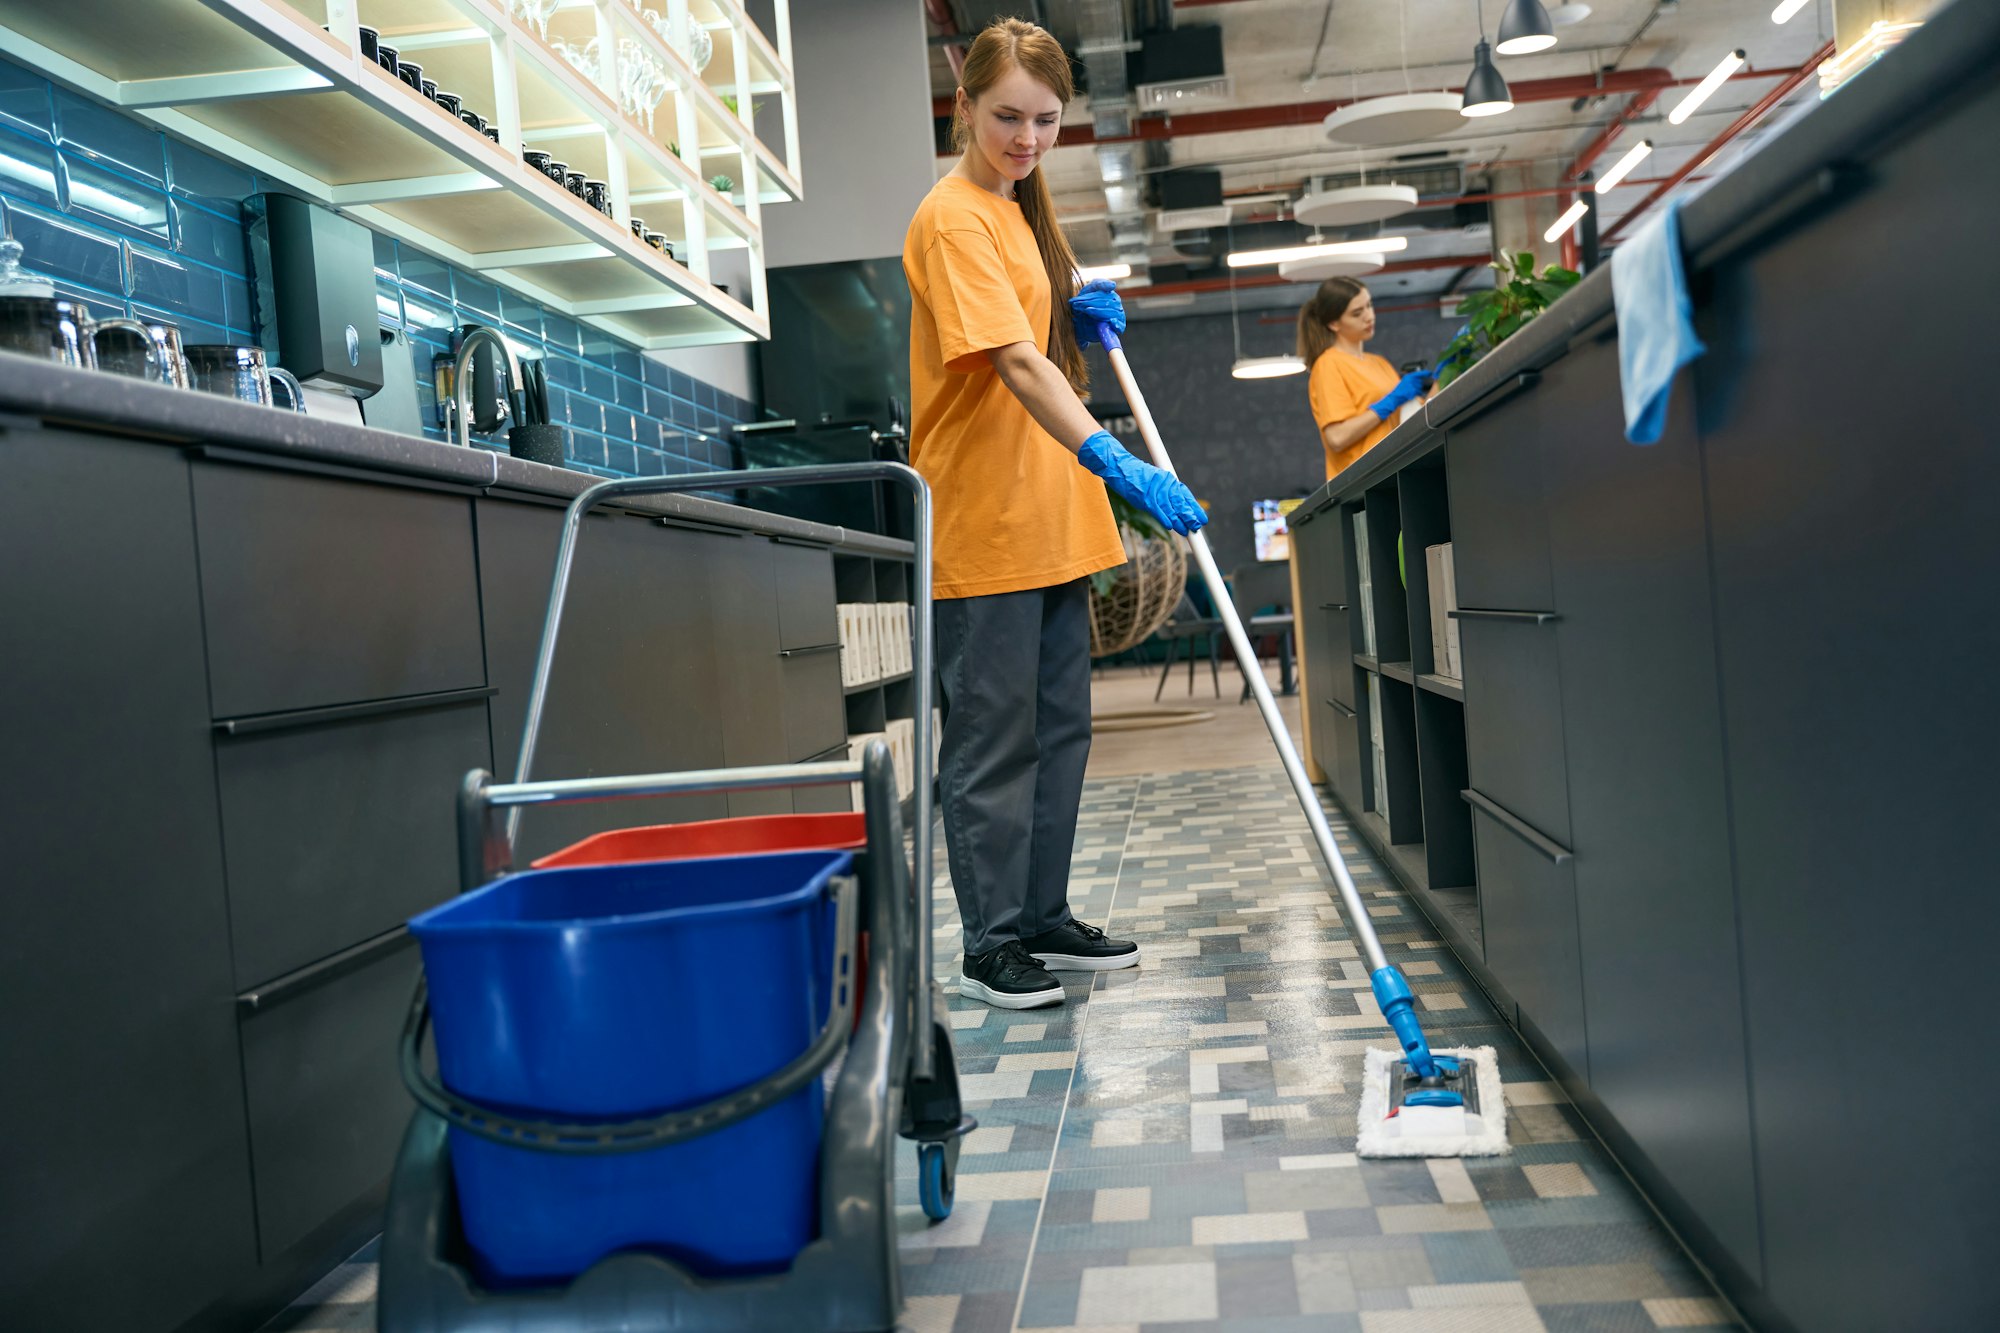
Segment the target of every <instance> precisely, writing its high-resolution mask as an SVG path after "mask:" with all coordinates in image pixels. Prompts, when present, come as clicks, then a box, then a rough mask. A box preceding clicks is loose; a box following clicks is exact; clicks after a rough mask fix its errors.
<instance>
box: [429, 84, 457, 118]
mask: <svg viewBox="0 0 2000 1333" xmlns="http://www.w3.org/2000/svg"><path fill="white" fill-rule="evenodd" d="M431 100H432V101H433V102H436V103H437V104H438V105H439V106H441V107H443V108H444V109H445V114H446V115H448V116H450V117H452V118H453V119H454V120H456V119H457V118H458V94H457V93H448V92H443V91H440V92H439V93H438V95H437V96H436V97H433V98H432V99H431Z"/></svg>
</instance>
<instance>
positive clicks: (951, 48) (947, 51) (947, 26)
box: [924, 0, 965, 116]
mask: <svg viewBox="0 0 2000 1333" xmlns="http://www.w3.org/2000/svg"><path fill="white" fill-rule="evenodd" d="M924 12H925V13H926V14H928V15H930V19H931V22H933V23H935V24H937V29H938V32H939V34H940V35H942V36H945V37H956V36H958V20H957V19H955V18H953V17H952V13H951V0H924ZM944 59H945V63H946V64H948V65H950V66H951V77H953V78H954V79H962V78H964V77H965V43H964V42H951V43H949V44H947V45H946V47H945V48H944ZM938 102H943V103H945V108H944V110H942V111H938V110H937V109H936V104H937V103H938ZM932 114H933V115H939V116H948V115H950V114H951V99H950V98H934V99H932Z"/></svg>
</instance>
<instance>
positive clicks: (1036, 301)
mask: <svg viewBox="0 0 2000 1333" xmlns="http://www.w3.org/2000/svg"><path fill="white" fill-rule="evenodd" d="M903 274H904V276H905V277H907V278H908V279H909V282H910V295H911V297H912V298H913V300H912V303H911V310H910V396H911V398H912V400H913V401H912V404H911V412H910V418H911V420H910V462H911V464H912V465H913V466H914V467H915V468H916V469H917V471H918V472H920V473H922V474H923V477H924V480H925V481H927V482H929V483H930V487H931V497H932V506H933V507H932V514H933V518H934V524H933V541H932V543H931V552H932V559H933V562H934V565H933V568H934V571H935V593H936V595H937V596H938V597H985V596H989V595H991V594H994V593H1003V592H1020V591H1023V590H1024V589H1028V588H1048V587H1054V586H1055V585H1057V584H1062V583H1068V582H1070V581H1071V580H1072V579H1079V578H1082V577H1083V576H1084V575H1085V574H1094V573H1096V572H1097V571H1098V570H1100V569H1111V568H1113V567H1114V566H1117V565H1122V564H1124V563H1125V548H1124V545H1123V544H1122V543H1121V542H1120V541H1119V538H1118V526H1117V524H1116V523H1114V522H1113V521H1112V518H1111V502H1110V501H1109V500H1108V499H1107V498H1106V497H1105V493H1104V483H1103V482H1102V481H1100V480H1098V479H1097V478H1096V477H1094V476H1092V475H1091V474H1090V473H1089V472H1088V471H1086V470H1085V469H1084V467H1083V465H1082V464H1081V463H1079V462H1077V461H1076V455H1075V454H1073V453H1071V452H1070V451H1069V450H1068V449H1065V448H1063V446H1062V445H1060V444H1058V443H1056V441H1055V439H1054V438H1053V437H1052V436H1050V435H1049V433H1048V432H1047V431H1045V430H1043V429H1042V428H1041V427H1040V426H1038V425H1037V424H1035V419H1034V418H1033V417H1031V416H1029V415H1028V409H1027V408H1025V407H1023V406H1022V405H1021V400H1020V399H1018V398H1016V397H1015V396H1014V394H1013V391H1012V390H1010V389H1009V388H1008V387H1007V386H1006V385H1005V384H1003V383H1002V382H1001V380H1000V373H999V372H998V371H997V370H995V369H994V368H993V363H992V361H991V360H990V359H989V358H988V357H987V356H986V353H987V352H988V351H989V350H991V349H993V348H996V347H1006V346H1008V345H1009V344H1012V343H1021V342H1026V343H1033V344H1034V345H1035V347H1036V349H1037V350H1039V351H1041V352H1043V353H1044V354H1046V353H1047V351H1048V343H1049V301H1050V296H1049V277H1048V271H1047V269H1045V268H1044V267H1043V266H1042V255H1041V251H1040V250H1038V249H1036V248H1035V235H1034V232H1033V231H1032V230H1031V229H1030V228H1029V226H1028V223H1027V220H1026V219H1024V218H1023V217H1022V216H1021V208H1020V205H1018V204H1016V203H1014V202H1013V201H1012V200H1008V199H1002V198H1000V197H999V196H998V195H996V194H993V193H991V192H990V191H987V190H982V189H980V188H979V187H978V186H977V185H974V184H973V183H972V182H971V181H968V180H965V179H963V178H961V177H958V176H946V177H945V178H944V179H943V180H940V181H939V182H938V183H937V184H936V185H935V186H933V187H932V189H931V192H930V194H928V195H926V196H925V198H924V202H923V203H922V204H920V205H918V207H917V215H916V217H915V218H913V219H911V221H910V232H909V235H908V237H907V238H906V239H905V240H904V242H903Z"/></svg>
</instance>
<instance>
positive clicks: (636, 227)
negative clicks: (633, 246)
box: [632, 218, 646, 245]
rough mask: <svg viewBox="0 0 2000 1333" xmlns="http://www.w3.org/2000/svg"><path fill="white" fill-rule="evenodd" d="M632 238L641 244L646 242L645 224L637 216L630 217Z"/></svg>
mask: <svg viewBox="0 0 2000 1333" xmlns="http://www.w3.org/2000/svg"><path fill="white" fill-rule="evenodd" d="M632 239H633V240H635V241H637V242H639V243H640V244H641V245H644V244H646V224H645V222H644V221H643V220H641V219H639V218H633V219H632Z"/></svg>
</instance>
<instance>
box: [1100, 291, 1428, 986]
mask: <svg viewBox="0 0 2000 1333" xmlns="http://www.w3.org/2000/svg"><path fill="white" fill-rule="evenodd" d="M1098 333H1099V335H1100V339H1101V341H1102V342H1103V343H1104V350H1105V351H1107V352H1109V353H1110V354H1111V368H1112V369H1113V370H1114V371H1116V372H1117V373H1118V384H1119V387H1120V388H1122V389H1123V390H1124V391H1125V401H1126V403H1127V404H1129V405H1130V406H1131V408H1132V416H1133V417H1134V418H1135V419H1136V420H1137V421H1138V423H1139V434H1140V435H1141V436H1142V437H1143V438H1144V439H1145V441H1146V448H1147V450H1148V451H1150V452H1151V453H1152V455H1153V465H1154V466H1155V467H1158V468H1160V469H1161V470H1162V471H1165V472H1170V473H1173V475H1175V476H1176V477H1178V476H1179V475H1180V474H1179V473H1178V472H1174V462H1173V460H1172V459H1171V458H1169V457H1167V446H1166V445H1165V444H1164V443H1162V441H1161V440H1160V429H1159V427H1158V426H1156V425H1154V424H1153V413H1152V411H1151V409H1149V408H1148V407H1147V406H1146V396H1145V395H1144V394H1143V393H1140V392H1139V382H1138V381H1137V380H1136V379H1134V378H1133V377H1132V367H1131V364H1130V363H1129V362H1127V361H1126V359H1125V349H1124V347H1123V346H1121V345H1120V344H1119V341H1118V334H1117V333H1116V331H1114V330H1113V329H1112V328H1111V326H1110V325H1108V324H1104V325H1099V326H1098ZM1188 544H1189V545H1190V546H1192V547H1193V548H1194V560H1195V564H1196V566H1197V567H1199V568H1200V570H1201V578H1202V582H1203V583H1205V584H1207V585H1208V595H1209V598H1210V599H1211V600H1212V601H1214V603H1215V610H1216V614H1217V615H1219V616H1220V617H1221V618H1222V626H1223V628H1224V629H1226V630H1227V631H1228V632H1229V645H1230V647H1232V648H1234V649H1235V650H1236V664H1237V666H1238V667H1240V668H1242V671H1243V679H1244V680H1245V681H1247V682H1249V685H1250V692H1251V693H1252V694H1253V695H1255V696H1256V698H1257V711H1258V712H1260V713H1262V714H1263V715H1264V726H1265V727H1266V728H1268V729H1269V731H1270V733H1271V740H1272V742H1273V743H1274V744H1275V745H1276V746H1277V747H1278V758H1279V759H1280V760H1281V761H1282V762H1283V763H1284V766H1285V776H1286V777H1288V778H1290V779H1291V780H1292V791H1293V793H1294V794H1296V795H1297V796H1298V798H1299V806H1300V808H1301V809H1302V810H1304V811H1305V816H1306V823H1307V824H1309V825H1311V827H1312V835H1313V841H1314V842H1316V843H1318V844H1319V854H1320V859H1322V860H1323V861H1325V862H1326V866H1327V869H1329V870H1331V871H1332V872H1333V878H1334V882H1335V883H1336V884H1338V885H1339V886H1340V900H1341V902H1342V903H1344V904H1345V905H1346V907H1347V919H1348V923H1349V924H1350V926H1351V927H1352V928H1353V931H1354V934H1355V936H1356V937H1357V938H1358V939H1359V940H1360V941H1361V948H1362V951H1363V952H1364V953H1366V954H1367V956H1368V971H1369V972H1370V973H1371V974H1373V973H1377V972H1380V971H1381V970H1382V969H1383V968H1385V967H1387V966H1388V965H1389V960H1388V958H1387V956H1386V955H1384V954H1383V952H1382V941H1381V940H1380V939H1378V938H1377V937H1376V934H1375V921H1374V919H1373V918H1372V917H1370V916H1369V915H1368V908H1367V905H1366V904H1364V903H1363V902H1362V901H1361V891H1360V890H1359V889H1357V888H1355V887H1354V877H1353V876H1352V875H1349V874H1348V873H1347V863H1346V862H1345V861H1343V860H1342V859H1341V856H1340V849H1339V848H1338V847H1336V846H1335V845H1334V841H1333V830H1332V829H1330V828H1328V827H1327V824H1326V813H1325V812H1324V811H1322V810H1321V809H1320V806H1319V798H1318V797H1317V796H1316V795H1314V794H1313V788H1312V780H1311V779H1310V778H1308V777H1307V776H1306V769H1305V765H1304V764H1303V763H1301V762H1300V761H1299V751H1298V747H1297V746H1295V745H1293V744H1292V734H1291V732H1290V731H1288V730H1286V728H1285V719H1284V718H1283V717H1282V716H1280V714H1279V713H1278V704H1277V701H1276V700H1274V699H1273V698H1272V697H1271V687H1270V685H1269V683H1267V682H1266V681H1265V679H1264V671H1263V668H1262V667H1260V666H1259V665H1258V664H1257V653H1256V650H1255V649H1253V648H1252V647H1251V646H1250V637H1249V636H1248V635H1247V634H1245V633H1244V631H1243V621H1242V619H1241V618H1240V617H1239V616H1238V615H1237V614H1236V604H1235V603H1234V602H1232V601H1230V600H1229V587H1228V585H1227V584H1225V583H1224V582H1223V581H1222V572H1221V571H1220V570H1219V569H1217V568H1216V567H1215V556H1214V555H1213V554H1212V553H1211V552H1210V551H1209V549H1208V537H1207V535H1206V534H1205V533H1200V532H1197V533H1194V534H1193V535H1192V536H1190V537H1189V538H1188Z"/></svg>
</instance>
